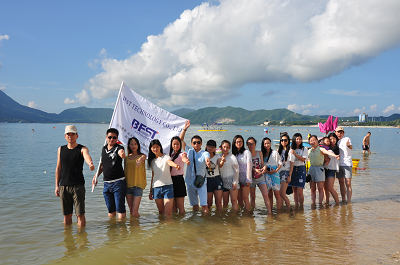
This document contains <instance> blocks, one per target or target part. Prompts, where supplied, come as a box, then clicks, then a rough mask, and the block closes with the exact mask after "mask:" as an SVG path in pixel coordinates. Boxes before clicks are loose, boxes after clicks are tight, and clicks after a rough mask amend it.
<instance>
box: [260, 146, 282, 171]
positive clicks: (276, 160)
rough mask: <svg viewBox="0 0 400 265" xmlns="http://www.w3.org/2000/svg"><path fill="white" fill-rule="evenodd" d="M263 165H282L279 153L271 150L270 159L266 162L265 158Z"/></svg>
mask: <svg viewBox="0 0 400 265" xmlns="http://www.w3.org/2000/svg"><path fill="white" fill-rule="evenodd" d="M264 165H265V166H276V167H277V166H279V165H282V161H281V157H280V156H279V153H278V152H277V151H275V150H272V152H271V155H270V158H269V159H268V161H267V157H264Z"/></svg>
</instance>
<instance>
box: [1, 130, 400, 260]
mask: <svg viewBox="0 0 400 265" xmlns="http://www.w3.org/2000/svg"><path fill="white" fill-rule="evenodd" d="M64 128H65V124H7V123H1V124H0V135H2V136H3V138H2V140H3V145H2V148H1V149H0V201H1V205H0V264H17V263H18V264H48V263H51V264H53V263H57V264H64V263H65V264H71V263H73V262H75V263H85V264H111V263H112V264H137V263H141V264H155V263H156V264H182V263H190V264H203V263H208V264H230V263H244V264H250V263H251V264H254V263H266V262H268V263H280V264H301V263H311V264H315V263H326V264H342V263H347V264H348V263H357V264H370V263H374V264H376V263H379V264H391V263H393V264H396V263H398V262H399V261H400V176H399V175H400V174H399V172H400V171H399V170H400V163H399V162H400V160H399V158H400V151H399V150H400V149H399V148H397V147H398V146H399V142H400V129H396V128H355V127H346V128H345V130H346V132H345V136H348V137H350V138H351V140H352V142H353V146H354V149H353V158H359V159H360V163H359V165H358V168H360V169H358V170H356V171H353V179H352V184H353V185H352V186H353V199H352V203H351V204H340V205H338V206H334V205H328V206H324V207H319V206H318V207H311V201H310V189H309V187H307V186H306V189H305V191H304V194H305V207H304V210H294V211H285V212H280V213H278V212H277V211H276V208H275V207H274V208H273V213H272V215H270V216H268V215H267V210H266V208H265V206H264V204H263V202H262V196H261V193H260V192H259V191H257V202H256V204H257V205H256V207H255V209H254V210H253V211H252V212H250V213H248V212H247V213H246V212H241V211H240V212H238V213H236V212H232V211H231V210H230V209H225V210H223V211H221V212H217V211H216V209H215V208H213V209H212V210H211V213H210V214H209V215H206V216H203V215H202V214H201V213H199V212H192V210H191V208H190V206H189V203H188V199H186V210H187V213H186V214H185V215H184V216H178V215H175V216H173V218H172V220H171V221H166V220H165V219H164V218H163V217H160V216H159V215H158V211H157V207H156V205H155V202H154V201H149V199H148V193H149V187H147V188H146V190H145V191H144V196H143V199H142V203H141V205H140V209H139V213H140V214H141V217H140V218H138V219H136V218H127V219H126V221H124V222H120V221H116V220H109V219H108V217H107V208H106V205H105V203H104V199H103V195H102V186H103V182H102V177H100V179H99V180H100V181H99V184H98V186H97V187H96V189H95V190H94V192H93V193H91V191H90V189H91V179H92V177H93V175H94V173H93V172H91V171H89V168H88V166H87V165H86V164H85V166H84V174H85V179H86V191H87V193H86V220H87V225H86V227H85V228H83V229H78V228H77V226H76V218H75V216H74V217H73V225H72V226H71V227H68V228H64V225H63V223H62V221H63V216H62V212H61V204H60V200H59V198H58V197H56V196H55V194H54V187H55V184H54V183H55V175H54V174H55V167H56V161H57V148H58V147H59V146H60V145H64V144H66V141H65V139H64V135H63V134H64ZM77 128H78V132H79V138H78V142H79V143H81V144H83V145H85V146H87V147H88V148H89V150H90V155H91V156H92V158H93V160H94V162H95V165H96V169H97V165H98V162H99V159H100V151H101V147H102V145H103V144H104V140H105V131H106V130H107V128H108V125H104V124H77ZM200 128H201V127H199V126H191V127H190V128H189V130H188V133H187V135H186V137H187V138H186V139H187V140H188V139H190V137H191V136H193V135H194V134H199V135H201V136H202V138H203V142H206V141H207V140H209V139H214V140H216V141H217V143H220V141H221V140H224V139H227V140H230V141H232V139H233V137H234V136H235V135H236V134H241V135H242V136H243V137H244V138H245V139H247V137H249V136H253V137H255V138H256V139H257V141H258V143H257V149H258V150H259V149H260V143H261V140H262V138H263V137H265V136H268V137H269V138H271V139H272V140H273V139H277V136H278V133H280V132H284V131H285V132H288V133H289V135H290V136H292V135H293V134H294V133H295V132H300V133H302V134H303V136H304V137H306V136H307V134H308V133H311V134H317V135H318V136H322V135H323V134H322V133H319V131H318V128H314V127H268V129H269V132H270V133H268V134H266V133H265V132H264V127H255V126H248V127H245V126H241V127H239V126H225V127H224V129H227V130H228V131H227V132H198V131H197V130H198V129H200ZM368 131H371V132H372V135H371V150H372V154H370V155H363V154H362V150H361V143H362V139H363V137H364V136H365V135H366V133H367V132H368ZM203 147H204V146H203ZM147 177H148V185H149V183H150V178H151V173H150V172H149V171H147ZM335 188H336V190H337V191H339V189H338V184H337V183H335ZM339 197H340V196H339ZM289 198H290V200H291V202H292V203H293V197H292V196H289ZM331 201H333V199H331ZM126 207H127V206H126Z"/></svg>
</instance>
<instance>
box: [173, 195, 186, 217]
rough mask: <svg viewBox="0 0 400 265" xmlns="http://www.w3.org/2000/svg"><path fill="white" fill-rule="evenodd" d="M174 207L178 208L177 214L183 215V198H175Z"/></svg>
mask: <svg viewBox="0 0 400 265" xmlns="http://www.w3.org/2000/svg"><path fill="white" fill-rule="evenodd" d="M174 205H176V207H177V208H178V210H179V214H185V197H177V198H175V200H174Z"/></svg>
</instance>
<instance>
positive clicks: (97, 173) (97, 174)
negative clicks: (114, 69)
mask: <svg viewBox="0 0 400 265" xmlns="http://www.w3.org/2000/svg"><path fill="white" fill-rule="evenodd" d="M123 86H124V81H122V83H121V87H120V88H119V92H118V97H117V102H116V103H115V107H114V111H113V115H112V117H111V121H110V125H109V126H108V128H110V127H111V124H113V121H114V115H115V110H116V109H117V106H118V102H119V98H120V96H121V91H122V87H123ZM106 143H107V139H106V140H104V145H105V144H106ZM100 166H101V155H100V161H99V166H98V167H97V171H96V175H95V181H97V178H98V177H99V170H100ZM94 187H96V186H95V185H93V182H92V192H93V191H94Z"/></svg>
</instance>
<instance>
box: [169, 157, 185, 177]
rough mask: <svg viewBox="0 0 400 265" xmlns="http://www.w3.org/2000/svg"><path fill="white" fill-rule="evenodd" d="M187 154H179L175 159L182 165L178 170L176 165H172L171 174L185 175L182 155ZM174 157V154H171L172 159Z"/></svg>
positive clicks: (176, 162)
mask: <svg viewBox="0 0 400 265" xmlns="http://www.w3.org/2000/svg"><path fill="white" fill-rule="evenodd" d="M183 154H186V153H185V152H181V153H180V154H179V156H178V157H177V158H176V159H175V160H174V162H175V164H177V165H179V166H180V167H181V169H180V170H177V169H176V168H174V167H171V176H178V175H183V164H184V163H183V161H182V155H183ZM173 157H174V154H172V155H171V161H172V158H173Z"/></svg>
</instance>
